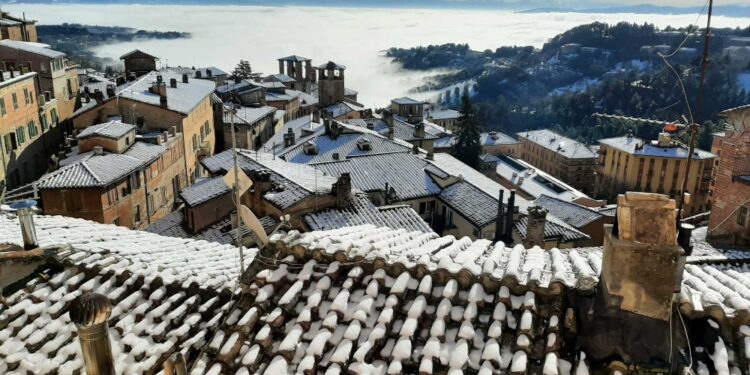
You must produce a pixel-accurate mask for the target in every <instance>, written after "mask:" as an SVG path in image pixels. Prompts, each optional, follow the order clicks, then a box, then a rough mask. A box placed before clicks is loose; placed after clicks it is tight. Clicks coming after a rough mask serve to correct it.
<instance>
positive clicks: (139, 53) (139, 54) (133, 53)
mask: <svg viewBox="0 0 750 375" xmlns="http://www.w3.org/2000/svg"><path fill="white" fill-rule="evenodd" d="M131 56H137V57H149V58H152V59H154V60H159V58H158V57H156V56H154V55H152V54H149V53H146V52H143V51H141V50H139V49H134V50H132V51H130V52H127V53H124V54H123V55H122V56H120V60H122V59H124V58H127V57H131Z"/></svg>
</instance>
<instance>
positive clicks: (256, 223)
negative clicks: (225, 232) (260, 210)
mask: <svg viewBox="0 0 750 375" xmlns="http://www.w3.org/2000/svg"><path fill="white" fill-rule="evenodd" d="M240 218H242V222H243V223H245V225H247V227H248V228H250V230H251V231H252V232H253V233H254V234H255V237H256V238H258V241H260V245H261V246H265V244H267V243H268V236H267V235H266V230H265V229H263V225H261V224H260V220H258V218H257V217H256V216H255V214H254V213H253V211H250V209H249V208H247V206H245V205H242V206H240Z"/></svg>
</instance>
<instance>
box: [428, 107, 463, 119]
mask: <svg viewBox="0 0 750 375" xmlns="http://www.w3.org/2000/svg"><path fill="white" fill-rule="evenodd" d="M427 116H428V117H429V118H430V119H432V120H458V119H459V118H461V112H459V111H456V110H454V109H439V110H436V111H430V112H428V115H427Z"/></svg>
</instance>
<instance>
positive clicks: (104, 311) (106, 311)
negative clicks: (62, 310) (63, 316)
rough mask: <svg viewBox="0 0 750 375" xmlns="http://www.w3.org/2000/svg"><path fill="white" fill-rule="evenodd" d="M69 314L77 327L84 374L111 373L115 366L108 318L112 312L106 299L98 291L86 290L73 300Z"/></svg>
mask: <svg viewBox="0 0 750 375" xmlns="http://www.w3.org/2000/svg"><path fill="white" fill-rule="evenodd" d="M68 313H69V314H70V320H71V321H72V322H73V323H75V325H76V328H77V329H78V341H79V342H80V344H81V353H82V354H83V364H84V368H85V369H86V371H85V372H86V374H87V375H114V374H115V365H114V361H113V359H112V345H111V344H110V341H109V332H108V321H109V317H110V315H112V303H111V302H110V301H109V298H107V297H106V296H103V295H101V294H96V293H85V294H83V295H81V296H79V297H77V298H76V299H75V300H73V303H72V305H71V306H70V310H69V311H68Z"/></svg>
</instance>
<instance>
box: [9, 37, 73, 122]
mask: <svg viewBox="0 0 750 375" xmlns="http://www.w3.org/2000/svg"><path fill="white" fill-rule="evenodd" d="M0 56H1V58H2V61H3V62H4V63H5V67H6V70H10V69H17V70H20V68H21V67H22V66H23V67H27V68H28V69H29V70H31V71H33V72H36V73H37V81H38V84H39V92H42V93H44V95H45V97H46V98H47V99H49V100H51V99H55V100H56V114H55V117H56V118H57V119H58V121H60V122H64V121H66V120H68V119H69V118H70V117H71V116H72V115H73V112H74V111H75V110H76V100H77V97H78V88H79V87H78V86H79V82H78V65H73V64H71V63H70V62H69V61H68V59H67V55H65V53H63V52H59V51H55V50H52V49H50V48H47V47H44V45H40V44H38V43H28V42H19V41H15V40H2V41H0Z"/></svg>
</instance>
